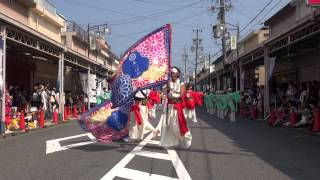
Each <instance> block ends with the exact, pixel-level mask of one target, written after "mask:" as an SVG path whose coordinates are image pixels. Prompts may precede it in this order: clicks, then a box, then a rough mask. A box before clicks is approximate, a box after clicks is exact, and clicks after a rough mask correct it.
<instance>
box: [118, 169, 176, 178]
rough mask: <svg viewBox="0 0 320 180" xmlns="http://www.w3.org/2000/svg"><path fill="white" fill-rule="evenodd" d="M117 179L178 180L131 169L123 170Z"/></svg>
mask: <svg viewBox="0 0 320 180" xmlns="http://www.w3.org/2000/svg"><path fill="white" fill-rule="evenodd" d="M117 177H121V178H127V179H132V177H134V179H139V180H178V179H177V178H172V177H167V176H161V175H158V174H151V175H150V174H149V173H146V172H142V171H138V170H134V169H129V168H123V169H122V173H121V174H120V175H118V176H117Z"/></svg>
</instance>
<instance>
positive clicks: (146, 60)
mask: <svg viewBox="0 0 320 180" xmlns="http://www.w3.org/2000/svg"><path fill="white" fill-rule="evenodd" d="M170 51H171V25H170V24H167V25H164V26H162V27H161V28H159V29H157V30H155V31H153V32H151V33H150V34H148V35H147V36H145V37H144V38H142V39H140V40H139V41H138V42H136V43H135V44H134V45H133V46H131V47H130V48H129V49H128V50H127V51H126V52H125V53H124V55H123V56H122V57H121V58H120V63H119V66H118V68H117V70H116V72H115V74H114V77H113V78H112V98H111V100H108V101H106V102H104V103H103V104H101V105H98V106H96V107H94V108H92V109H91V110H90V111H89V112H87V113H85V114H82V115H81V117H80V119H79V124H80V126H81V127H82V129H83V130H85V131H88V132H91V133H92V134H93V135H94V136H95V137H96V138H97V140H99V141H103V142H111V141H116V140H119V139H121V138H123V137H125V136H127V135H128V122H129V120H128V117H129V115H128V114H129V113H130V111H131V108H132V104H133V96H134V94H135V93H136V92H137V91H138V90H140V89H145V88H151V87H155V86H161V85H163V84H165V83H166V82H167V81H168V79H169V70H170V64H171V54H170V53H171V52H170Z"/></svg>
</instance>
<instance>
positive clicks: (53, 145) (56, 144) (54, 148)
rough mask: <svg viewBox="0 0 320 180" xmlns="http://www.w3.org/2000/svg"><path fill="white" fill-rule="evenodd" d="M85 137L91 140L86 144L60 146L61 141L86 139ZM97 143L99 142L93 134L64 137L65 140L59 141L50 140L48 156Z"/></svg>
mask: <svg viewBox="0 0 320 180" xmlns="http://www.w3.org/2000/svg"><path fill="white" fill-rule="evenodd" d="M84 136H87V137H89V139H90V140H89V141H85V142H80V143H75V144H69V145H66V146H61V145H60V142H61V141H65V140H69V139H75V138H79V137H84ZM96 142H97V140H96V138H95V137H94V136H93V135H92V134H91V133H85V134H79V135H75V136H69V137H64V138H59V139H53V140H48V141H46V154H50V153H54V152H58V151H63V150H67V149H70V148H74V147H79V146H84V145H88V144H92V143H96Z"/></svg>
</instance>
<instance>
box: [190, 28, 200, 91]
mask: <svg viewBox="0 0 320 180" xmlns="http://www.w3.org/2000/svg"><path fill="white" fill-rule="evenodd" d="M193 32H195V33H196V38H194V39H193V46H192V47H191V51H195V53H196V57H195V61H196V64H195V69H194V74H195V77H194V84H195V87H196V86H197V69H198V57H199V51H203V47H202V46H201V42H202V39H201V38H199V33H200V32H202V30H201V29H196V30H193Z"/></svg>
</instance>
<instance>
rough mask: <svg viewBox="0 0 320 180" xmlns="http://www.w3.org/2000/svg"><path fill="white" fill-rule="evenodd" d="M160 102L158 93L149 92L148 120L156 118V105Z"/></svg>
mask: <svg viewBox="0 0 320 180" xmlns="http://www.w3.org/2000/svg"><path fill="white" fill-rule="evenodd" d="M160 102H161V98H160V93H159V92H157V91H155V90H150V93H149V97H148V102H147V107H148V111H149V118H151V119H154V118H156V104H159V103H160Z"/></svg>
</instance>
